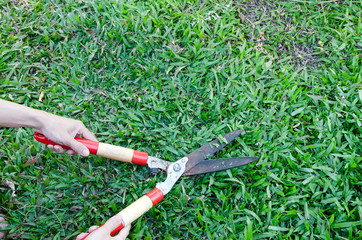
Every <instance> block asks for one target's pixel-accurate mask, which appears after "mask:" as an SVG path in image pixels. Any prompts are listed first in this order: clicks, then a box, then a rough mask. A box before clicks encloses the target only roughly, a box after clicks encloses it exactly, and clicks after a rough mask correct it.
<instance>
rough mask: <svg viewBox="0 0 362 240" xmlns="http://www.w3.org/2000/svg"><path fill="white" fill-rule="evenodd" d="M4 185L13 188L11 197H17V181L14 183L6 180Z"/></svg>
mask: <svg viewBox="0 0 362 240" xmlns="http://www.w3.org/2000/svg"><path fill="white" fill-rule="evenodd" d="M3 185H5V186H8V187H9V188H10V189H11V198H13V197H15V196H16V194H15V183H13V182H12V181H10V180H5V182H3Z"/></svg>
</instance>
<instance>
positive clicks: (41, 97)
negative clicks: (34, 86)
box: [38, 91, 44, 102]
mask: <svg viewBox="0 0 362 240" xmlns="http://www.w3.org/2000/svg"><path fill="white" fill-rule="evenodd" d="M43 97H44V91H41V93H40V95H39V99H38V100H39V102H42V101H43Z"/></svg>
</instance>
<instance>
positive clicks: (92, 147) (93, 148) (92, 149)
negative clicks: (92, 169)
mask: <svg viewBox="0 0 362 240" xmlns="http://www.w3.org/2000/svg"><path fill="white" fill-rule="evenodd" d="M34 138H35V139H36V140H37V141H38V142H41V143H44V144H47V145H48V144H50V145H59V146H61V147H62V148H64V149H71V148H70V147H68V146H65V145H61V144H58V143H56V142H53V141H51V140H49V139H48V138H47V137H46V136H44V135H43V134H41V133H38V132H35V133H34ZM74 139H75V140H77V141H78V142H80V143H82V144H83V145H84V146H86V147H87V148H88V149H89V153H91V154H97V151H98V146H99V142H95V141H91V140H88V139H84V138H74Z"/></svg>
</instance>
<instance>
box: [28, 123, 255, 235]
mask: <svg viewBox="0 0 362 240" xmlns="http://www.w3.org/2000/svg"><path fill="white" fill-rule="evenodd" d="M242 132H243V130H238V131H235V132H231V133H228V134H226V135H224V136H223V137H219V138H218V139H215V140H213V141H211V142H209V143H207V144H205V145H204V146H202V147H200V148H199V149H197V150H195V151H193V152H192V153H190V154H188V155H186V156H185V157H183V158H181V159H179V160H177V161H176V162H169V161H165V160H163V159H159V158H157V157H152V156H149V155H148V154H147V153H145V152H141V151H136V150H133V149H129V148H124V147H120V146H115V145H111V144H107V143H101V142H95V141H91V140H87V139H83V138H75V140H77V141H79V142H81V143H82V144H84V145H85V146H86V147H87V148H88V149H89V152H90V153H91V154H95V155H98V156H101V157H106V158H110V159H114V160H118V161H122V162H129V163H134V164H138V165H148V167H149V168H150V169H151V170H155V169H161V170H163V171H165V172H166V173H167V178H166V180H165V181H164V182H159V183H157V184H156V187H155V188H154V189H153V190H151V191H150V192H149V193H147V194H145V195H144V196H142V197H141V198H139V199H138V200H136V201H135V202H133V203H132V204H130V205H129V206H128V207H126V208H125V209H123V210H122V211H121V212H119V213H118V214H119V215H121V216H122V219H123V223H122V224H120V225H119V226H118V227H117V228H116V229H114V230H113V231H112V232H111V236H113V235H115V234H116V233H117V232H118V231H120V230H121V229H122V228H123V227H124V226H127V225H129V224H131V223H132V222H133V221H135V220H136V219H138V218H139V217H140V216H142V215H143V214H144V213H146V212H147V211H149V210H150V209H151V208H152V207H153V206H155V205H156V204H157V203H159V202H160V201H161V200H162V199H163V198H164V196H165V195H166V194H167V193H168V192H170V190H171V188H172V187H173V186H174V185H175V183H176V182H177V180H178V179H179V178H180V177H181V176H191V175H198V174H204V173H209V172H216V171H221V170H226V169H230V168H235V167H239V166H242V165H245V164H249V163H251V162H254V161H256V160H258V159H259V158H258V157H234V158H221V159H211V160H207V159H208V158H209V157H211V156H212V155H213V154H215V153H216V152H217V151H219V150H220V149H221V148H223V147H225V146H226V145H227V144H228V143H229V142H231V141H232V140H234V139H235V138H236V137H237V136H239V135H240V134H241V133H242ZM34 137H35V139H36V140H37V141H39V142H41V143H45V144H50V145H60V144H57V143H55V142H53V141H51V140H49V139H48V138H47V137H46V136H44V135H42V134H40V133H38V132H35V133H34ZM219 139H220V140H219ZM60 146H62V147H63V148H65V149H69V147H67V146H64V145H60ZM85 238H86V237H85ZM85 238H83V239H85Z"/></svg>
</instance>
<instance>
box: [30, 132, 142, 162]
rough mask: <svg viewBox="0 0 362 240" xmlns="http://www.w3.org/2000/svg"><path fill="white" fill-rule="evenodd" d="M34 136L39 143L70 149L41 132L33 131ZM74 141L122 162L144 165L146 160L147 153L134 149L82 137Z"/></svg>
mask: <svg viewBox="0 0 362 240" xmlns="http://www.w3.org/2000/svg"><path fill="white" fill-rule="evenodd" d="M34 138H35V139H36V140H37V141H38V142H41V143H44V144H47V145H49V144H50V145H59V146H61V147H62V148H64V149H70V147H68V146H66V145H62V144H58V143H56V142H53V141H51V140H49V139H48V138H47V137H46V136H44V135H43V134H41V133H38V132H35V133H34ZM74 139H75V140H76V141H78V142H80V143H82V144H83V145H84V146H86V147H87V148H88V149H89V152H90V153H91V154H94V155H97V156H101V157H106V158H110V159H114V160H117V161H122V162H130V163H134V164H138V165H146V164H147V161H148V154H147V153H145V152H140V151H136V150H133V149H130V148H124V147H120V146H115V145H111V144H107V143H101V142H95V141H91V140H88V139H84V138H74Z"/></svg>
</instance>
